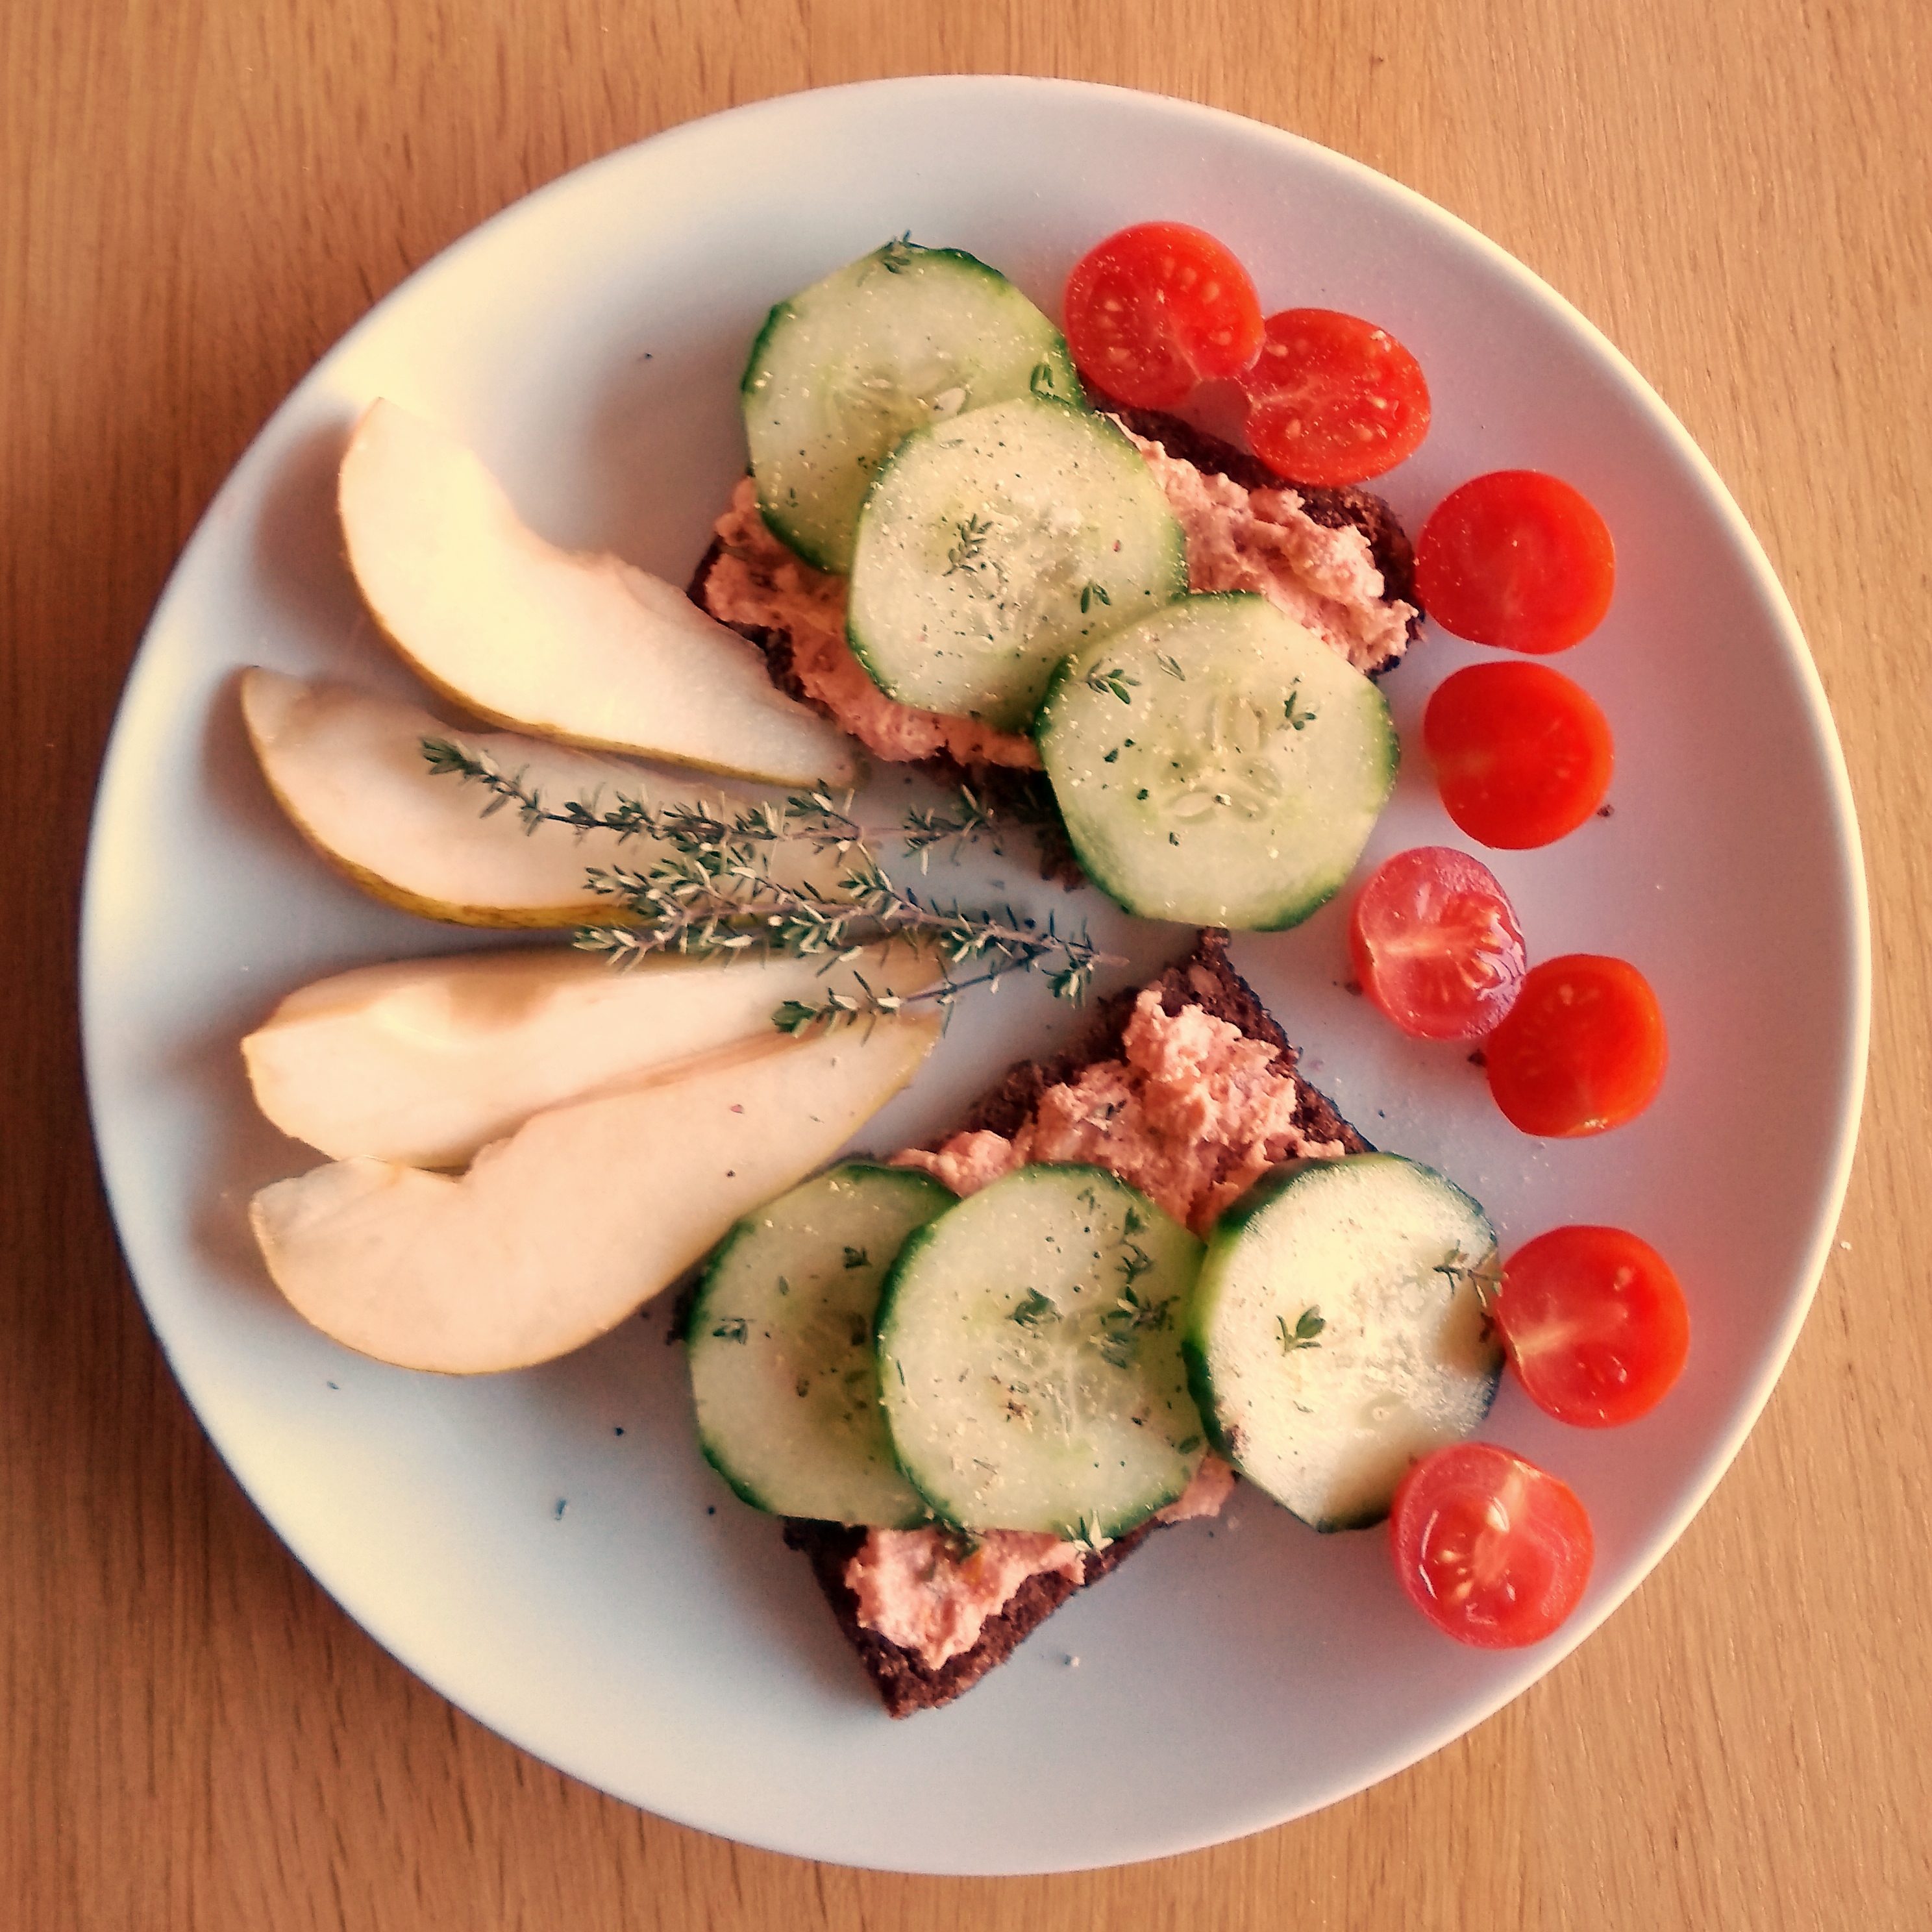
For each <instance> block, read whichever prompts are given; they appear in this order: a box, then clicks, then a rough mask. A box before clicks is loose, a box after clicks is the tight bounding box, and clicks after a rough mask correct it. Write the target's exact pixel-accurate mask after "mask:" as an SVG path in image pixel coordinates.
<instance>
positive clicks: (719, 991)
mask: <svg viewBox="0 0 1932 1932" xmlns="http://www.w3.org/2000/svg"><path fill="white" fill-rule="evenodd" d="M938 973H939V968H938V964H937V962H935V961H933V960H932V959H928V958H923V957H920V956H916V955H914V954H913V953H908V952H907V951H906V950H904V948H902V947H899V948H894V949H892V950H891V951H890V953H889V954H886V953H881V952H880V950H878V949H876V948H875V949H873V950H871V951H869V952H868V953H864V954H862V955H861V956H859V958H857V959H853V960H851V961H841V962H835V963H834V964H832V965H831V966H830V968H829V970H827V966H826V962H825V961H824V960H823V959H784V958H773V957H769V956H759V955H757V954H750V955H743V956H738V955H733V956H728V957H727V958H725V959H688V958H685V957H682V956H679V955H676V954H662V955H658V956H655V957H652V958H646V959H642V960H640V961H639V962H637V965H634V966H633V967H631V968H627V969H625V970H624V971H617V970H616V968H613V967H612V966H611V965H610V963H609V962H608V961H607V960H604V959H593V958H592V957H591V956H590V955H589V954H588V953H571V952H566V951H565V950H562V949H561V948H558V947H541V948H536V949H532V950H519V951H516V952H510V953H467V954H464V955H463V956H460V957H458V958H456V959H410V960H404V961H403V962H401V963H399V964H398V965H393V966H365V967H362V968H359V969H358V970H356V971H354V972H350V973H341V974H336V975H335V977H333V978H332V979H327V980H317V982H316V983H314V985H312V986H305V987H303V988H302V990H301V991H300V992H295V993H291V994H290V995H289V997H288V998H287V999H285V1000H284V1001H283V1002H282V1003H281V1005H280V1006H278V1007H277V1008H276V1009H275V1012H274V1013H273V1014H272V1016H270V1017H269V1019H268V1021H267V1022H266V1023H265V1024H264V1025H262V1026H261V1027H260V1028H258V1029H257V1031H255V1032H254V1033H251V1034H250V1035H249V1036H248V1038H247V1039H246V1040H244V1041H243V1042H242V1058H243V1060H244V1061H245V1062H246V1064H247V1065H248V1078H249V1080H250V1082H251V1083H252V1085H254V1090H255V1100H256V1103H257V1105H258V1106H260V1108H261V1109H262V1111H263V1113H265V1114H266V1115H268V1117H269V1119H270V1120H271V1121H273V1122H274V1123H275V1125H276V1126H277V1127H279V1128H281V1130H282V1132H283V1133H285V1134H289V1135H291V1136H293V1137H294V1138H295V1139H297V1140H302V1141H307V1142H308V1143H309V1145H311V1147H315V1148H320V1149H321V1151H323V1153H324V1154H327V1155H329V1157H330V1158H331V1159H332V1160H351V1159H354V1158H356V1157H363V1158H366V1159H368V1160H386V1161H399V1162H402V1163H405V1164H407V1165H408V1166H412V1167H459V1166H461V1165H462V1164H463V1163H464V1162H466V1160H469V1157H470V1156H471V1155H472V1154H474V1153H475V1151H476V1150H477V1149H478V1148H480V1147H481V1146H483V1145H484V1144H485V1143H486V1142H490V1141H493V1140H497V1139H501V1138H502V1136H504V1135H505V1134H508V1133H511V1131H513V1130H514V1129H515V1128H516V1127H517V1126H519V1125H520V1124H521V1123H522V1122H523V1121H525V1120H527V1119H528V1118H529V1116H530V1115H532V1114H534V1113H536V1112H539V1111H540V1110H541V1109H544V1108H546V1107H553V1106H557V1105H558V1104H559V1103H561V1102H562V1101H565V1100H577V1099H579V1098H580V1097H583V1095H586V1094H592V1093H595V1092H597V1091H600V1090H603V1089H607V1088H613V1087H617V1086H620V1085H622V1086H626V1087H629V1086H635V1085H639V1084H640V1083H641V1082H643V1080H644V1079H646V1077H649V1078H652V1079H669V1078H673V1077H675V1076H676V1075H677V1074H679V1073H682V1072H685V1071H689V1070H694V1068H695V1067H696V1066H697V1064H698V1063H700V1062H701V1061H703V1060H705V1059H706V1058H716V1057H717V1056H718V1055H719V1054H721V1053H724V1052H730V1051H731V1050H732V1049H745V1048H748V1047H751V1046H763V1045H764V1044H765V1043H768V1042H769V1040H771V1039H772V1037H773V1035H772V1013H773V1012H774V1011H775V1009H776V1008H777V1007H779V1006H780V1005H781V1004H782V1003H783V1002H784V1001H787V1000H808V1001H811V1000H820V999H823V998H824V997H825V995H826V993H827V992H829V991H832V990H834V989H841V990H849V989H850V987H851V986H852V983H853V978H854V977H855V976H856V975H862V976H863V977H864V979H865V983H866V984H867V985H868V986H871V988H872V989H873V990H874V992H885V993H896V994H898V995H900V996H901V997H904V995H907V994H911V993H916V992H919V991H920V990H921V989H923V988H925V987H927V986H931V985H932V983H934V981H935V980H936V979H937V978H938Z"/></svg>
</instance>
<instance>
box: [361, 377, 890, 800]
mask: <svg viewBox="0 0 1932 1932" xmlns="http://www.w3.org/2000/svg"><path fill="white" fill-rule="evenodd" d="M338 504H339V506H340V508H341V515H342V528H343V533H344V536H345V538H347V543H348V549H349V562H350V568H351V569H352V570H353V571H354V572H355V574H356V582H357V583H359V585H360V586H361V587H362V594H363V596H364V597H365V598H366V599H367V601H368V605H369V607H370V609H371V611H372V612H373V613H374V615H375V617H376V619H377V622H378V623H380V625H381V626H382V628H383V631H385V632H386V634H387V635H388V636H389V640H390V641H391V642H392V643H393V644H394V645H395V646H396V648H397V649H398V650H399V651H401V653H402V654H403V655H404V657H405V658H407V659H408V660H409V661H410V664H413V666H414V667H415V668H416V670H417V671H418V672H419V673H421V675H422V676H423V677H425V679H428V682H430V683H431V684H432V685H434V686H436V687H437V688H438V689H439V690H440V691H444V692H446V693H447V694H449V696H450V697H453V698H455V700H457V702H458V703H460V704H462V705H463V706H465V708H466V709H469V710H471V711H473V712H475V713H476V715H478V717H481V718H488V719H489V720H490V721H492V722H493V723H495V724H507V725H509V726H511V727H513V728H514V729H517V730H527V731H533V732H535V733H538V734H539V735H541V736H545V737H551V738H559V739H564V740H565V741H567V742H570V743H572V744H577V745H588V746H591V747H592V748H596V749H600V750H604V751H627V752H633V753H635V754H638V755H640V756H643V757H653V758H664V759H667V760H670V761H671V762H673V763H679V764H690V765H697V766H701V767H703V769H706V770H709V771H715V772H736V773H738V774H740V775H743V776H745V777H747V778H766V779H771V780H774V781H777V782H779V783H781V784H811V783H814V782H816V781H819V780H823V781H825V782H826V783H828V784H841V785H842V784H849V783H850V782H851V781H852V778H853V775H854V770H855V767H854V765H853V755H852V746H851V741H850V739H847V737H845V736H844V734H843V733H841V732H840V731H839V730H838V728H837V727H835V726H834V725H833V724H831V723H830V722H829V721H828V720H826V719H825V718H821V717H820V715H818V714H817V712H814V711H811V710H808V709H806V707H805V706H803V705H802V704H799V703H796V702H795V701H794V700H792V699H791V698H789V697H786V696H785V695H784V693H783V692H781V691H778V689H777V688H775V686H774V685H772V682H771V679H770V678H769V676H768V675H767V673H766V669H765V666H764V663H763V659H762V658H761V657H760V654H759V652H758V650H757V646H755V645H753V644H750V643H747V642H746V641H745V640H744V639H743V638H742V637H739V635H738V634H737V633H736V631H733V630H730V629H729V628H727V627H726V626H725V625H722V624H721V623H719V622H718V621H717V620H716V619H715V618H713V617H712V616H709V615H707V614H706V613H705V612H703V611H702V610H699V609H698V608H697V606H696V605H695V604H693V603H692V602H691V600H690V599H689V598H688V597H686V596H685V595H684V594H683V592H682V591H680V590H679V589H676V588H675V587H674V586H672V585H670V584H668V583H665V582H664V580H662V579H661V578H659V577H652V576H651V575H649V574H648V573H646V571H642V570H640V569H637V568H636V567H635V566H634V565H631V564H628V563H626V562H624V561H623V559H621V558H619V557H616V556H608V555H593V554H590V553H577V552H573V551H570V550H562V549H559V548H558V547H557V546H556V545H555V544H551V543H548V542H547V541H544V538H541V537H540V536H538V535H537V534H536V533H535V531H533V530H532V529H529V527H528V526H526V524H524V523H523V521H522V520H521V519H520V517H518V516H517V512H516V510H515V508H514V506H513V505H511V502H510V499H509V497H508V495H507V494H506V493H505V491H504V490H503V487H502V485H501V484H499V482H498V481H496V478H495V477H493V475H490V472H489V471H488V470H487V469H485V468H484V465H483V463H481V460H479V459H478V457H477V456H476V455H475V453H474V452H472V451H471V450H470V449H467V448H466V446H464V445H463V443H460V442H459V441H458V440H457V439H456V438H455V437H452V436H451V435H449V434H448V433H447V432H446V431H443V430H442V429H440V428H437V427H436V426H435V425H434V424H432V423H430V422H426V421H425V420H424V419H423V418H422V417H420V416H416V415H413V414H412V413H410V411H409V410H405V409H404V408H402V407H401V406H400V405H399V404H395V403H392V402H388V401H377V402H375V403H373V404H371V406H370V407H369V409H368V411H367V412H366V413H365V415H364V416H363V418H362V421H361V422H360V423H359V424H358V425H357V426H356V432H355V434H354V435H353V437H351V438H350V443H349V448H348V450H347V454H346V455H344V458H343V459H342V469H341V477H340V479H339V484H338Z"/></svg>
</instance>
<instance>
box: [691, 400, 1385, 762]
mask: <svg viewBox="0 0 1932 1932" xmlns="http://www.w3.org/2000/svg"><path fill="white" fill-rule="evenodd" d="M1125 433H1126V434H1127V435H1128V436H1129V437H1130V438H1131V439H1132V440H1133V443H1134V445H1135V446H1136V448H1137V449H1139V451H1140V452H1141V455H1142V456H1143V457H1144V458H1145V459H1146V461H1147V464H1148V468H1149V469H1151V470H1152V471H1153V472H1154V476H1155V478H1157V481H1159V482H1160V486H1161V488H1162V489H1163V490H1164V491H1165V492H1166V496H1167V501H1168V507H1169V508H1170V509H1171V510H1172V511H1173V512H1174V515H1175V520H1176V521H1177V522H1178V523H1179V524H1180V525H1181V532H1182V534H1183V535H1184V537H1185V538H1186V539H1187V578H1188V583H1189V586H1190V588H1191V589H1194V590H1197V591H1214V590H1254V591H1259V592H1260V593H1261V594H1262V595H1263V596H1264V597H1265V598H1268V601H1270V602H1271V604H1275V605H1277V607H1279V608H1280V609H1281V610H1284V611H1286V613H1287V614H1288V615H1289V616H1291V617H1292V618H1293V619H1295V621H1296V622H1298V623H1299V624H1301V625H1304V626H1306V627H1307V628H1308V629H1309V630H1310V631H1313V632H1314V633H1315V634H1316V636H1317V637H1320V638H1321V639H1322V641H1323V642H1324V643H1326V644H1327V645H1328V646H1329V648H1330V649H1332V650H1334V651H1337V652H1340V655H1342V656H1343V657H1344V658H1347V659H1348V661H1349V663H1351V664H1353V665H1355V667H1356V668H1357V669H1358V670H1362V669H1364V668H1366V667H1368V666H1370V665H1372V664H1379V663H1380V662H1382V660H1383V659H1385V658H1391V657H1399V656H1400V655H1401V654H1402V652H1403V651H1404V650H1405V649H1406V648H1407V646H1408V643H1409V619H1410V618H1411V617H1412V616H1414V615H1415V612H1414V610H1412V608H1411V607H1409V605H1408V604H1404V603H1402V602H1400V601H1393V602H1388V603H1385V602H1384V601H1382V590H1383V585H1382V572H1381V571H1379V570H1378V569H1377V568H1376V563H1375V559H1374V557H1373V555H1372V554H1371V553H1370V549H1369V544H1368V539H1367V538H1366V537H1364V535H1363V534H1362V532H1361V531H1360V530H1358V529H1355V527H1354V526H1352V525H1349V526H1344V527H1343V528H1342V529H1326V528H1325V527H1324V526H1322V524H1320V523H1316V521H1315V520H1314V519H1313V517H1310V516H1309V515H1308V514H1307V513H1306V512H1305V511H1304V510H1303V508H1302V507H1301V498H1300V497H1299V496H1297V495H1296V494H1295V492H1294V490H1292V489H1289V488H1286V487H1283V488H1281V489H1278V490H1247V489H1244V488H1243V487H1241V484H1238V483H1237V482H1235V481H1232V479H1231V478H1228V477H1226V476H1221V475H1214V474H1213V473H1211V472H1208V471H1205V470H1202V469H1196V467H1195V466H1194V465H1193V463H1188V462H1186V461H1184V460H1182V459H1181V458H1179V457H1175V456H1170V455H1168V453H1167V452H1166V449H1164V448H1163V446H1161V445H1160V443H1156V442H1154V441H1151V440H1149V439H1148V438H1147V437H1139V436H1135V435H1133V431H1126V432H1125ZM716 533H717V535H718V541H719V542H720V544H721V546H722V548H721V550H720V553H719V554H718V559H717V561H716V562H715V563H714V564H713V565H712V568H711V571H710V574H709V576H708V577H706V580H705V585H704V593H703V594H704V601H705V605H706V608H707V609H709V611H710V612H711V613H712V616H715V617H716V618H718V619H719V620H720V621H721V622H724V623H727V624H739V625H745V626H748V627H749V628H753V629H757V630H768V631H784V632H785V633H786V634H787V636H788V637H790V643H791V669H792V673H793V676H795V677H796V679H797V680H798V685H799V688H800V689H801V690H802V691H803V692H804V694H805V697H807V698H808V699H809V700H811V701H812V702H813V703H816V704H817V705H819V706H821V707H822V708H823V709H824V710H826V712H829V713H830V715H831V716H832V718H833V719H834V720H835V721H836V722H837V723H838V724H839V725H840V726H841V727H843V728H844V730H847V731H849V732H850V733H851V734H852V736H853V737H855V738H856V739H858V740H859V742H860V743H861V744H862V745H864V746H865V748H866V749H867V750H868V751H870V752H871V754H873V756H874V757H878V758H883V759H885V760H888V761H889V762H891V763H914V762H916V761H917V760H919V759H922V758H930V757H940V756H944V757H949V758H950V759H951V760H953V762H954V763H956V764H959V765H964V766H985V765H1004V766H1009V767H1010V768H1013V769H1019V770H1022V771H1034V770H1037V769H1039V766H1040V754H1039V752H1038V751H1037V750H1036V749H1035V748H1034V742H1033V740H1032V739H1031V738H1029V737H1027V736H1025V734H1024V733H1019V732H1014V731H998V730H994V729H993V728H992V727H991V726H990V725H985V724H974V722H973V721H971V719H969V718H949V717H947V716H945V715H943V714H942V713H941V712H936V711H920V710H917V709H914V708H913V706H910V705H907V704H899V703H895V702H894V701H893V700H892V699H891V698H889V697H887V696H886V694H885V693H884V692H883V691H881V690H880V688H879V687H878V686H877V685H875V684H874V682H872V680H871V678H870V677H869V676H867V675H866V673H865V670H864V668H863V667H862V666H861V664H859V661H858V659H857V658H855V657H854V656H853V655H852V650H851V647H850V645H848V644H847V643H846V641H845V580H844V578H843V577H834V576H830V575H828V574H826V572H825V571H820V570H814V568H812V567H811V565H809V564H808V563H806V562H803V561H802V559H799V557H797V556H794V555H793V553H792V552H791V551H790V550H789V549H787V547H785V545H784V544H782V543H781V542H780V541H779V540H778V538H776V537H775V536H774V535H772V532H771V531H770V530H769V529H767V528H766V524H765V520H764V519H763V517H761V516H760V514H758V499H757V490H756V489H755V487H754V486H753V484H752V481H751V478H749V477H748V476H747V477H745V478H742V480H741V481H739V484H738V487H737V488H736V490H733V493H732V496H731V507H730V508H729V509H728V510H727V511H725V513H724V515H723V516H721V517H719V518H718V523H717V525H716Z"/></svg>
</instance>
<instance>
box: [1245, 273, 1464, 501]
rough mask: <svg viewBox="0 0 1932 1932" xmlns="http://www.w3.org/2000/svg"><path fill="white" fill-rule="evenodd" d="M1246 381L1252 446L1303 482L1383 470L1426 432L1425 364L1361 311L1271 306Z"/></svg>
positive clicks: (1348, 479)
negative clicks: (1272, 310)
mask: <svg viewBox="0 0 1932 1932" xmlns="http://www.w3.org/2000/svg"><path fill="white" fill-rule="evenodd" d="M1241 387H1242V389H1244V391H1245V392H1246V393H1247V398H1248V446H1249V447H1250V449H1252V450H1253V452H1255V454H1256V455H1257V456H1259V458H1261V459H1262V461H1263V462H1264V463H1266V464H1267V465H1268V467H1269V468H1270V469H1274V470H1277V471H1278V472H1280V474H1281V475H1283V476H1286V477H1288V478H1291V479H1292V481H1295V482H1297V483H1315V484H1325V485H1326V484H1341V483H1360V482H1362V481H1365V480H1366V479H1367V478H1369V477H1371V476H1379V475H1381V474H1382V472H1383V471H1384V470H1385V469H1394V467H1395V466H1396V465H1397V463H1400V461H1401V460H1403V458H1404V457H1406V456H1409V455H1412V454H1413V453H1414V452H1415V449H1416V446H1418V444H1419V443H1421V441H1422V439H1423V438H1424V437H1425V436H1427V434H1429V385H1428V383H1427V382H1425V381H1424V380H1423V374H1422V365H1421V364H1420V363H1419V362H1417V361H1416V359H1415V357H1414V356H1412V355H1411V354H1410V353H1409V351H1408V350H1406V349H1405V348H1404V347H1403V346H1402V344H1400V342H1398V341H1397V340H1396V339H1395V338H1394V336H1392V335H1390V333H1389V332H1388V330H1387V329H1378V328H1377V327H1376V325H1375V324H1374V323H1372V322H1364V320H1362V318H1361V317H1360V316H1358V315H1343V314H1338V313H1337V311H1335V310H1334V309H1330V308H1287V309H1283V311H1282V312H1281V313H1280V314H1279V315H1271V316H1270V317H1268V323H1267V334H1266V335H1265V338H1264V339H1263V341H1262V350H1261V354H1260V355H1259V356H1258V357H1256V360H1255V366H1254V367H1253V368H1252V369H1250V371H1248V373H1247V374H1246V375H1245V376H1244V377H1242V378H1241Z"/></svg>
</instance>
